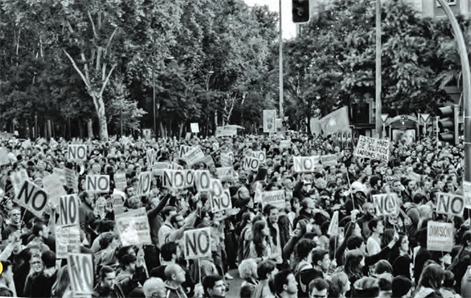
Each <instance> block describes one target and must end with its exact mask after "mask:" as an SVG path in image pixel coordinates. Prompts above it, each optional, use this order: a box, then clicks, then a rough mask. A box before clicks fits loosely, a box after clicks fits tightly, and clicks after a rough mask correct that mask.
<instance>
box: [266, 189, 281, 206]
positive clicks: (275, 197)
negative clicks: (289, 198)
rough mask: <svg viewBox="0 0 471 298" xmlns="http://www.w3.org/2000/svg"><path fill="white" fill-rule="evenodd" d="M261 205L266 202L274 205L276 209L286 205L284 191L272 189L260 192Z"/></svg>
mask: <svg viewBox="0 0 471 298" xmlns="http://www.w3.org/2000/svg"><path fill="white" fill-rule="evenodd" d="M262 202H263V206H266V205H268V204H270V205H273V206H275V207H276V208H278V209H284V208H285V207H286V201H285V191H284V190H273V191H263V192H262Z"/></svg>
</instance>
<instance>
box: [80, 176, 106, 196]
mask: <svg viewBox="0 0 471 298" xmlns="http://www.w3.org/2000/svg"><path fill="white" fill-rule="evenodd" d="M85 190H86V191H93V192H99V193H106V192H109V191H110V176H108V175H87V176H86V179H85Z"/></svg>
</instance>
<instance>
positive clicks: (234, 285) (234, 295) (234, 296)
mask: <svg viewBox="0 0 471 298" xmlns="http://www.w3.org/2000/svg"><path fill="white" fill-rule="evenodd" d="M229 274H230V275H231V276H232V277H234V279H233V280H226V282H227V283H228V284H229V291H227V292H226V298H239V291H240V285H241V284H242V282H243V279H241V278H240V277H239V271H238V270H237V269H231V270H229Z"/></svg>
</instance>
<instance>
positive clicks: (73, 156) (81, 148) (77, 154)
mask: <svg viewBox="0 0 471 298" xmlns="http://www.w3.org/2000/svg"><path fill="white" fill-rule="evenodd" d="M86 160H87V145H85V144H78V145H69V147H68V148H67V161H71V162H77V161H86Z"/></svg>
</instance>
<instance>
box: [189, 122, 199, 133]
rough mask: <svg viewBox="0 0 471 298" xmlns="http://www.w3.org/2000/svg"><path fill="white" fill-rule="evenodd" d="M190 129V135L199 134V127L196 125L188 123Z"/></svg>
mask: <svg viewBox="0 0 471 298" xmlns="http://www.w3.org/2000/svg"><path fill="white" fill-rule="evenodd" d="M190 127H191V132H192V133H199V132H200V126H199V124H198V123H190Z"/></svg>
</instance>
